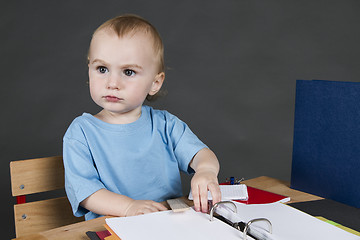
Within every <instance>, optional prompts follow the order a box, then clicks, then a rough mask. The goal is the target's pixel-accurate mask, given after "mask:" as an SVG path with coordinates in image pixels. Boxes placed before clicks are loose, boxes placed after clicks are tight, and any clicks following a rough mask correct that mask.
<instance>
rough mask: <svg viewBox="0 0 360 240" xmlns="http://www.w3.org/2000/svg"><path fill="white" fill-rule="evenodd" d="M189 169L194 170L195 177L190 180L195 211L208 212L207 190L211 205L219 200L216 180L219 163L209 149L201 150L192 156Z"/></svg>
mask: <svg viewBox="0 0 360 240" xmlns="http://www.w3.org/2000/svg"><path fill="white" fill-rule="evenodd" d="M190 167H191V168H192V169H194V170H195V175H194V176H193V178H192V180H191V192H192V195H193V198H194V206H195V210H196V211H200V210H201V211H202V212H208V190H210V192H211V196H212V199H213V204H215V203H217V202H219V201H220V200H221V192H220V187H219V182H218V179H217V175H218V173H219V168H220V166H219V161H218V160H217V157H216V156H215V154H214V153H213V152H212V151H211V150H210V149H208V148H203V149H201V150H200V151H199V152H198V153H197V154H196V155H195V156H194V158H193V160H192V161H191V162H190Z"/></svg>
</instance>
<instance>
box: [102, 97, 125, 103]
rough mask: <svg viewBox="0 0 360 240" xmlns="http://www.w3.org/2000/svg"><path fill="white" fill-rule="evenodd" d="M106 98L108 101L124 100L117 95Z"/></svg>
mask: <svg viewBox="0 0 360 240" xmlns="http://www.w3.org/2000/svg"><path fill="white" fill-rule="evenodd" d="M104 98H105V99H106V101H108V102H120V101H121V100H122V99H121V98H118V97H115V96H105V97H104Z"/></svg>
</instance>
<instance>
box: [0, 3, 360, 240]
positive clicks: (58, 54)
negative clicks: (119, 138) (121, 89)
mask: <svg viewBox="0 0 360 240" xmlns="http://www.w3.org/2000/svg"><path fill="white" fill-rule="evenodd" d="M359 12H360V2H359V1H357V0H341V1H332V0H324V1H320V0H311V1H291V0H290V1H289V0H277V1H275V0H263V1H260V0H222V1H196V0H191V1H189V0H184V1H165V0H163V1H160V0H153V1H137V0H131V1H130V0H118V1H116V0H107V1H93V0H92V1H85V0H79V1H44V0H42V1H6V2H5V1H3V2H2V3H1V8H0V33H1V38H0V46H1V47H0V68H1V79H0V82H1V87H0V91H1V94H0V99H1V101H0V103H1V110H2V114H1V118H0V121H1V123H0V126H1V140H0V142H1V151H0V159H1V161H0V164H1V165H0V171H1V180H2V181H1V191H2V195H1V216H2V217H3V219H5V220H4V221H7V219H8V224H2V225H1V228H2V229H1V232H2V234H3V237H4V239H5V238H6V236H8V238H10V237H14V227H13V209H12V206H13V204H14V203H15V199H14V198H12V197H11V192H10V181H9V179H10V174H9V162H10V161H12V160H20V159H27V158H35V157H45V156H53V155H61V153H62V136H63V134H64V133H65V131H66V129H67V127H68V125H69V124H70V122H71V121H72V120H73V119H74V118H75V117H76V116H78V115H80V114H82V113H83V112H90V113H96V112H97V111H99V108H98V107H97V106H96V105H95V104H94V103H93V102H92V100H91V98H90V96H89V93H88V87H87V85H86V81H87V66H86V52H87V48H88V44H89V41H90V36H91V34H92V31H93V30H94V29H95V28H96V27H97V26H98V25H100V24H101V23H102V22H104V21H105V20H107V19H108V18H111V17H114V16H117V15H119V14H123V13H135V14H138V15H141V16H143V17H145V18H146V19H148V20H149V21H150V22H152V23H153V24H154V25H155V26H156V27H157V29H158V30H159V32H160V34H161V35H162V37H163V41H164V44H165V59H166V65H167V67H168V70H167V75H166V84H165V88H166V89H167V90H168V92H169V94H168V96H166V97H164V98H162V99H160V100H159V101H157V102H156V103H155V104H153V105H154V106H155V107H157V108H162V109H167V110H168V111H170V112H172V113H174V114H176V115H177V116H178V117H179V118H181V119H182V120H184V121H185V122H187V123H188V124H189V126H190V127H191V129H192V130H193V131H194V132H195V133H196V134H197V135H198V136H199V137H200V138H201V139H202V140H203V141H204V142H205V143H207V144H208V145H209V146H210V147H211V148H212V149H213V150H214V152H215V153H216V154H217V156H218V158H219V160H220V163H221V171H220V175H219V179H220V181H223V180H225V178H226V177H229V176H236V177H245V178H247V179H248V178H252V177H257V176H261V175H267V176H271V177H276V178H279V179H283V180H290V171H291V155H292V137H293V121H294V119H293V115H294V103H295V81H296V79H326V80H338V81H359V76H360V68H359V63H360V60H359V56H360V47H359V43H360V31H359V29H360V28H359V23H360V14H359ZM188 183H189V180H188V179H185V180H184V189H185V191H188V187H189V186H188ZM3 237H2V238H3Z"/></svg>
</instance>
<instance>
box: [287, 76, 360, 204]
mask: <svg viewBox="0 0 360 240" xmlns="http://www.w3.org/2000/svg"><path fill="white" fill-rule="evenodd" d="M291 188H294V189H297V190H300V191H304V192H308V193H312V194H315V195H318V196H321V197H324V198H328V199H332V200H335V201H338V202H342V203H345V204H348V205H351V206H354V207H357V208H360V82H337V81H323V80H312V81H309V80H297V82H296V101H295V121H294V142H293V157H292V172H291Z"/></svg>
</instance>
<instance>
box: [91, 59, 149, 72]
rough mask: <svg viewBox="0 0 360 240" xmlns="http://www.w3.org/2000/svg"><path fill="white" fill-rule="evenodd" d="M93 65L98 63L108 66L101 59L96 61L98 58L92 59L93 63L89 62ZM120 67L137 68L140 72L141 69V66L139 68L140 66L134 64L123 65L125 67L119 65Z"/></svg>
mask: <svg viewBox="0 0 360 240" xmlns="http://www.w3.org/2000/svg"><path fill="white" fill-rule="evenodd" d="M94 63H100V64H103V65H107V64H108V63H107V62H105V61H103V60H101V59H98V58H96V59H94V60H93V61H91V62H90V64H94ZM120 67H121V68H138V69H140V70H142V69H143V67H142V66H140V65H138V64H136V63H134V64H125V65H121V66H120Z"/></svg>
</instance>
